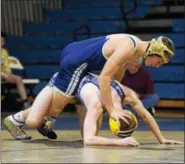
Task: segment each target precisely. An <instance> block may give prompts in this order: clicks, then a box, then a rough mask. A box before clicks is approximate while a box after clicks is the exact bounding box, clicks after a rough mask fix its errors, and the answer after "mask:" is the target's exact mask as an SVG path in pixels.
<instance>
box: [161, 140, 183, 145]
mask: <svg viewBox="0 0 185 164" xmlns="http://www.w3.org/2000/svg"><path fill="white" fill-rule="evenodd" d="M161 144H168V145H173V144H178V145H184V143H183V142H181V141H175V140H167V139H164V140H162V141H161Z"/></svg>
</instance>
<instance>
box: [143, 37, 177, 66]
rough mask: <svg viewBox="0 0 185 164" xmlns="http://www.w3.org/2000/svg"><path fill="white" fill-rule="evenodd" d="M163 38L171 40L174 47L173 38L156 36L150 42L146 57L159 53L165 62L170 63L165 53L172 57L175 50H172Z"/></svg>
mask: <svg viewBox="0 0 185 164" xmlns="http://www.w3.org/2000/svg"><path fill="white" fill-rule="evenodd" d="M163 39H167V40H168V42H170V43H171V45H172V46H173V47H174V45H173V42H172V40H171V39H169V38H167V37H163V36H160V37H158V38H154V39H152V40H151V42H150V45H149V47H148V50H147V52H146V55H145V56H144V59H146V58H147V56H150V55H157V56H160V57H161V58H162V59H163V63H168V60H167V58H166V56H165V55H167V56H168V57H169V58H171V57H172V56H173V55H174V50H170V49H169V48H168V47H167V46H166V45H165V44H164V42H163ZM172 49H174V48H172Z"/></svg>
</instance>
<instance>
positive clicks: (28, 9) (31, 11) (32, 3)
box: [1, 0, 63, 36]
mask: <svg viewBox="0 0 185 164" xmlns="http://www.w3.org/2000/svg"><path fill="white" fill-rule="evenodd" d="M62 4H63V0H2V1H1V31H3V32H5V33H7V34H8V35H15V36H22V35H23V22H25V21H27V22H43V12H42V9H43V8H49V9H62V8H63V7H62Z"/></svg>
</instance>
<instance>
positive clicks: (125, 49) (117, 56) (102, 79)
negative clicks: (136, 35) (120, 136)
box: [98, 40, 133, 114]
mask: <svg viewBox="0 0 185 164" xmlns="http://www.w3.org/2000/svg"><path fill="white" fill-rule="evenodd" d="M114 49H115V50H114V52H113V54H112V55H111V56H110V57H109V59H108V60H107V62H106V64H105V66H104V68H103V70H102V71H101V74H100V76H99V78H98V79H99V85H100V92H101V95H102V100H103V104H104V105H105V107H106V109H107V111H108V113H109V114H110V113H111V112H112V111H113V110H114V106H113V102H112V98H111V88H110V81H111V79H112V78H113V77H114V76H115V75H116V73H117V72H118V71H119V70H120V69H121V67H122V66H123V65H124V64H125V63H127V62H128V60H129V59H130V57H131V55H133V45H132V43H131V42H130V41H129V40H127V41H125V40H124V45H123V42H121V41H120V43H119V44H118V45H117V46H116V47H115V48H114Z"/></svg>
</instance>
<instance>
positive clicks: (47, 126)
mask: <svg viewBox="0 0 185 164" xmlns="http://www.w3.org/2000/svg"><path fill="white" fill-rule="evenodd" d="M52 127H53V122H52V121H48V120H44V122H43V124H42V125H41V126H40V127H38V128H37V131H38V132H39V133H40V134H42V135H43V136H45V137H48V138H49V139H51V140H55V139H57V134H56V133H55V132H54V131H53V130H52Z"/></svg>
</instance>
